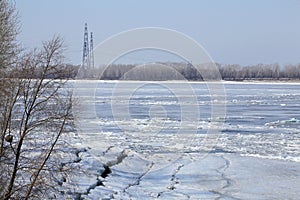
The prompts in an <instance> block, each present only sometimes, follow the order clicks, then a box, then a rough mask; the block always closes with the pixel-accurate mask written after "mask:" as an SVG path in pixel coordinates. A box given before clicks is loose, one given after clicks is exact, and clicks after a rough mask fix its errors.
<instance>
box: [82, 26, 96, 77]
mask: <svg viewBox="0 0 300 200" xmlns="http://www.w3.org/2000/svg"><path fill="white" fill-rule="evenodd" d="M93 48H94V44H93V33H91V38H90V44H89V33H88V27H87V23H85V26H84V35H83V56H82V70H83V72H84V76H85V77H86V76H88V74H89V73H88V72H89V71H90V69H94V51H93Z"/></svg>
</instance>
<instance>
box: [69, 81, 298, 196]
mask: <svg viewBox="0 0 300 200" xmlns="http://www.w3.org/2000/svg"><path fill="white" fill-rule="evenodd" d="M116 84H118V82H114V81H82V82H80V83H78V81H77V88H76V89H77V90H78V91H79V92H78V94H80V96H79V97H80V98H79V102H80V103H79V105H78V107H77V108H76V109H77V110H78V112H80V116H79V117H78V121H77V125H78V130H79V132H78V137H79V139H75V140H74V143H75V141H76V143H77V144H76V146H77V147H78V148H84V149H86V151H82V152H80V153H79V154H78V155H79V157H80V159H81V160H80V162H78V163H77V164H78V165H81V166H82V167H81V168H82V171H84V172H83V173H77V174H76V173H75V174H72V175H70V177H68V179H67V181H66V182H65V183H63V186H66V187H68V188H70V186H72V188H73V189H72V190H73V193H74V192H75V191H76V193H77V195H78V196H77V197H81V198H83V199H298V198H299V196H300V131H299V130H300V112H299V108H300V102H299V99H300V84H297V83H293V84H290V83H289V84H286V83H255V84H253V83H231V82H224V83H222V84H224V88H225V92H226V99H225V98H224V99H225V102H221V101H218V102H217V103H220V102H221V103H224V105H226V110H227V111H226V117H224V119H223V120H224V123H223V122H222V120H220V124H219V123H218V122H219V121H218V120H215V121H214V120H213V119H212V116H211V112H212V104H213V103H212V99H211V97H210V93H209V91H208V89H207V85H206V84H205V83H201V82H199V83H197V82H192V83H191V82H186V83H176V82H172V83H168V84H173V85H172V86H170V87H173V88H178V89H179V90H180V88H184V87H185V86H183V84H188V85H189V87H191V88H192V90H193V92H194V95H193V96H191V94H189V93H185V94H184V93H180V95H182V94H183V95H182V96H180V95H178V93H177V94H176V93H174V92H170V88H168V87H165V85H166V83H161V82H150V83H148V82H144V83H142V84H141V83H140V82H122V83H119V84H123V86H122V87H123V88H135V90H134V92H131V93H130V96H129V97H128V91H125V90H122V92H123V93H114V89H115V88H116ZM137 85H138V87H136V86H137ZM78 86H80V87H78ZM195 97H196V104H197V105H198V107H199V110H198V111H195V113H198V114H199V117H198V118H197V120H195V118H192V117H193V115H192V114H191V115H184V116H185V117H186V116H187V118H189V117H190V118H189V119H188V120H186V119H183V118H182V112H183V109H182V107H184V106H186V109H188V108H190V106H191V108H194V107H193V106H194V104H195ZM113 104H114V105H113ZM124 105H125V107H126V108H127V111H126V110H124V111H123V110H122V111H121V112H128V113H129V114H128V113H125V114H124V113H121V114H119V113H116V109H118V108H124ZM113 106H115V107H114V108H112V107H113ZM91 108H92V109H91ZM119 111H120V110H119ZM91 112H94V115H91ZM221 122H222V123H221ZM193 129H196V131H195V130H193ZM207 130H212V131H211V132H210V133H209V134H207ZM74 145H75V144H74Z"/></svg>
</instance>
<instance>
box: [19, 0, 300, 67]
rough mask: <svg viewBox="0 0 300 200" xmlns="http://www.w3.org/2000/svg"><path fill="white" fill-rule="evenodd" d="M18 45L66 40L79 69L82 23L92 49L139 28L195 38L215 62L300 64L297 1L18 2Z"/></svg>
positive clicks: (97, 0)
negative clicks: (89, 33) (56, 38)
mask: <svg viewBox="0 0 300 200" xmlns="http://www.w3.org/2000/svg"><path fill="white" fill-rule="evenodd" d="M16 5H17V9H18V10H19V14H20V20H21V23H22V28H21V31H22V32H21V34H20V36H19V40H20V41H21V42H22V43H23V45H24V47H35V46H37V45H39V44H40V42H41V41H43V40H47V39H49V38H51V37H52V36H53V35H54V34H60V35H61V36H63V37H64V39H65V43H66V45H67V47H68V51H67V54H66V55H67V57H68V60H69V62H70V63H74V64H80V62H81V56H82V53H81V51H82V43H83V28H84V23H85V22H87V23H88V25H89V31H93V32H94V41H95V44H94V46H96V44H98V43H100V42H101V41H103V40H105V39H106V38H107V37H109V36H111V35H113V34H117V33H119V32H121V31H125V30H128V29H132V28H138V27H149V26H151V27H153V26H154V27H164V28H169V29H174V30H177V31H180V32H182V33H184V34H187V35H188V36H190V37H192V38H194V39H195V40H196V41H197V42H198V43H200V44H201V45H202V46H203V47H204V48H205V49H206V50H207V51H208V53H209V54H210V55H211V57H212V58H213V60H215V61H216V62H220V63H224V64H229V63H239V64H242V65H245V64H256V63H274V62H279V63H281V64H287V63H293V64H294V63H300V0H186V1H184V0H151V1H150V0H119V1H117V0H105V1H100V0H47V1H46V0H16Z"/></svg>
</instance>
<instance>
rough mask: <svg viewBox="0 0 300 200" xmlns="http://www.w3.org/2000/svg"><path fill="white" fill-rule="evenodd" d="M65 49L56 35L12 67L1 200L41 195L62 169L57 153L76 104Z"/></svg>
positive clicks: (0, 157) (0, 163) (0, 161)
mask: <svg viewBox="0 0 300 200" xmlns="http://www.w3.org/2000/svg"><path fill="white" fill-rule="evenodd" d="M62 50H63V44H62V40H61V39H60V38H59V37H54V38H53V39H52V40H51V41H49V42H45V43H44V44H43V47H42V49H41V50H35V51H33V52H30V53H28V54H26V55H24V57H23V58H22V60H21V61H20V62H19V64H18V65H17V66H16V67H15V68H14V69H13V70H12V71H11V73H12V74H11V76H10V79H9V80H10V81H9V85H8V87H9V88H11V89H10V91H11V92H10V95H8V96H6V103H5V105H4V106H3V108H4V109H3V112H2V118H1V138H2V139H1V149H0V169H1V173H2V174H1V177H0V182H1V184H2V186H1V189H0V199H19V198H22V199H23V198H24V199H29V198H34V197H36V198H41V196H43V195H45V192H46V191H47V190H49V188H51V186H53V183H54V181H55V176H57V173H59V163H58V162H56V161H57V160H55V159H53V158H52V156H54V152H55V149H56V147H57V144H58V142H59V138H60V137H61V135H62V134H63V133H64V132H66V131H67V129H68V128H69V127H68V124H70V121H71V105H72V104H71V103H72V102H71V95H70V93H69V92H68V91H67V89H66V88H65V85H66V80H65V79H62V77H65V72H66V70H65V67H64V66H65V65H64V64H63V56H62ZM32 74H35V76H34V77H35V78H32V77H33V76H32ZM11 77H13V78H11ZM20 77H22V78H20ZM46 189H47V190H46ZM48 194H49V193H48Z"/></svg>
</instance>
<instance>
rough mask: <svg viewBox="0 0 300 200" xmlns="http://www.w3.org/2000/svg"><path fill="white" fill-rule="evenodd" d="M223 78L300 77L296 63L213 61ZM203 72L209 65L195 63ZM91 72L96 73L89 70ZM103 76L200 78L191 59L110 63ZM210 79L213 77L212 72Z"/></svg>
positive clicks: (139, 78) (171, 78)
mask: <svg viewBox="0 0 300 200" xmlns="http://www.w3.org/2000/svg"><path fill="white" fill-rule="evenodd" d="M215 65H216V67H217V69H218V70H219V72H220V76H221V77H222V79H223V80H231V81H243V80H300V64H289V65H284V66H280V65H279V64H277V63H275V64H257V65H249V66H241V65H238V64H226V65H221V64H218V63H217V64H215ZM198 68H199V69H202V70H203V72H204V73H205V72H206V71H208V70H209V68H210V65H203V66H198ZM92 74H97V73H95V72H93V73H92ZM95 78H97V79H103V80H147V81H156V80H157V81H163V80H183V79H184V80H190V81H201V80H203V77H202V76H201V74H200V73H199V71H198V70H197V69H196V68H195V67H194V66H193V65H192V64H191V63H170V62H169V63H157V64H151V65H134V64H113V65H110V66H108V67H107V68H106V69H105V70H104V72H103V73H102V75H99V77H95ZM211 79H214V77H213V75H212V77H211Z"/></svg>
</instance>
